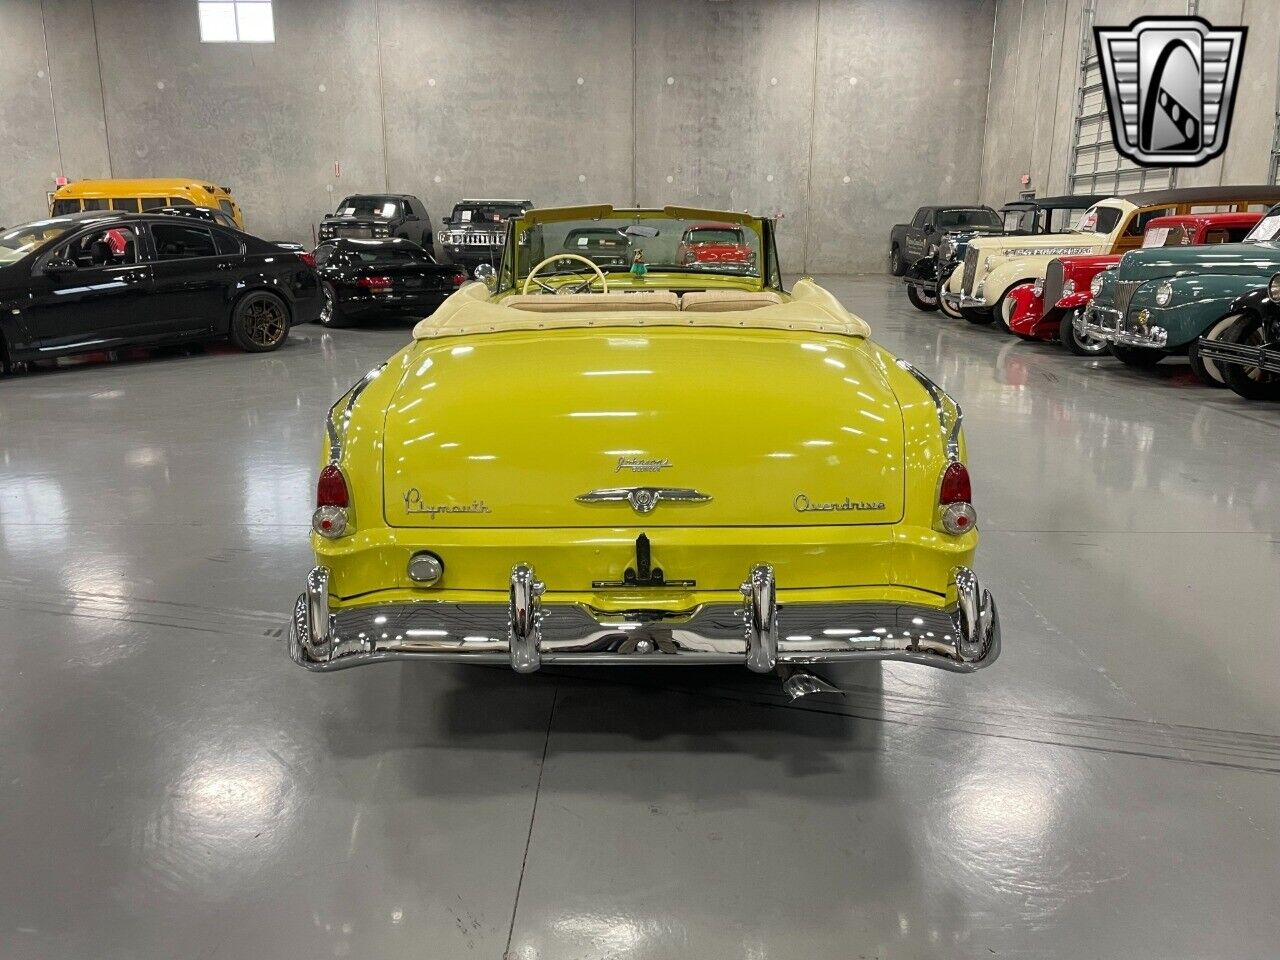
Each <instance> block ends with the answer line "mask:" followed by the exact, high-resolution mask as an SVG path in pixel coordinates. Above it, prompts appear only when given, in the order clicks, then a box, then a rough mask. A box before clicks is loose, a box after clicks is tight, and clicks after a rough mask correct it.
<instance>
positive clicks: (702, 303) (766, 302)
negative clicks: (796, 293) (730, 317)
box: [680, 290, 783, 313]
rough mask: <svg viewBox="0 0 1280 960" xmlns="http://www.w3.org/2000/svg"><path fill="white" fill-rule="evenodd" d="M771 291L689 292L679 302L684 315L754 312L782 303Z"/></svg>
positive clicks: (778, 296) (777, 295) (779, 297)
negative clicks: (738, 311)
mask: <svg viewBox="0 0 1280 960" xmlns="http://www.w3.org/2000/svg"><path fill="white" fill-rule="evenodd" d="M782 302H783V301H782V297H781V296H780V295H779V294H777V293H774V292H773V291H772V290H761V291H759V292H757V291H754V290H691V291H689V292H688V293H686V294H685V295H684V296H683V297H682V298H681V300H680V309H681V310H684V311H685V312H686V313H689V312H693V313H727V312H729V311H731V310H756V309H759V308H760V307H772V306H774V305H775V304H779V303H782Z"/></svg>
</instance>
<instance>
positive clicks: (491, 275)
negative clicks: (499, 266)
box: [472, 263, 498, 290]
mask: <svg viewBox="0 0 1280 960" xmlns="http://www.w3.org/2000/svg"><path fill="white" fill-rule="evenodd" d="M472 276H473V277H475V278H476V279H477V280H479V281H480V282H481V283H483V284H484V285H485V286H486V287H488V288H489V289H490V290H493V289H496V288H497V286H498V271H497V270H495V269H493V264H492V263H482V264H480V265H479V266H478V267H476V269H475V273H473V274H472Z"/></svg>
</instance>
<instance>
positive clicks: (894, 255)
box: [889, 244, 907, 277]
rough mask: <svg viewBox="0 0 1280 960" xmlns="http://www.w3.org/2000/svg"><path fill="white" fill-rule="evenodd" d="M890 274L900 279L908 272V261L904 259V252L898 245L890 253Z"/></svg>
mask: <svg viewBox="0 0 1280 960" xmlns="http://www.w3.org/2000/svg"><path fill="white" fill-rule="evenodd" d="M889 272H890V273H891V274H893V275H894V276H895V277H900V276H902V275H903V274H904V273H906V272H907V264H906V261H905V260H903V259H902V251H901V250H899V249H898V247H897V245H896V244H895V245H894V247H893V249H891V250H890V251H889Z"/></svg>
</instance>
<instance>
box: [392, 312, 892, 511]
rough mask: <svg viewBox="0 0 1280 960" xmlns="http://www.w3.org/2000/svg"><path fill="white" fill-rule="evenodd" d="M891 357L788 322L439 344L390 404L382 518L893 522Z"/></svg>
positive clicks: (428, 349)
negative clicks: (784, 325)
mask: <svg viewBox="0 0 1280 960" xmlns="http://www.w3.org/2000/svg"><path fill="white" fill-rule="evenodd" d="M878 363H879V361H878V360H877V359H876V358H875V356H874V355H873V354H871V353H870V352H869V351H868V350H866V349H865V347H864V346H863V341H861V340H859V339H857V338H845V337H838V336H826V335H820V334H804V335H793V334H789V333H786V332H784V331H750V332H737V331H733V332H728V331H725V330H710V329H707V330H699V329H691V328H687V327H684V328H671V329H661V328H658V329H654V328H649V329H646V330H643V331H641V330H636V329H625V328H617V329H614V330H604V329H590V330H560V331H556V332H554V333H545V334H541V335H532V334H528V333H522V334H515V333H506V334H492V335H487V336H480V337H474V336H473V337H469V338H466V339H465V340H463V339H458V340H443V341H431V342H427V343H424V344H423V345H422V347H421V349H420V351H419V354H418V356H417V357H416V362H415V364H414V367H413V369H412V371H411V372H410V373H409V374H407V375H406V377H405V379H404V380H403V382H402V383H401V384H400V386H399V388H398V391H397V393H396V396H395V398H394V401H393V402H392V404H391V406H390V408H389V410H388V412H387V416H386V423H385V431H384V436H385V447H384V450H383V458H384V484H385V488H384V511H385V514H386V519H387V522H388V523H389V524H391V525H392V526H409V527H431V526H436V527H440V526H449V527H454V526H463V527H475V526H484V527H575V526H576V527H593V526H600V527H621V526H632V525H636V524H637V523H642V524H643V525H645V526H653V527H658V526H720V525H732V526H759V525H764V526H770V525H821V524H884V523H893V522H896V521H898V520H899V519H901V517H902V514H903V427H902V418H901V413H900V410H899V408H898V405H897V402H896V400H895V399H894V398H893V395H892V393H891V392H890V391H889V390H888V388H887V386H886V385H885V381H884V377H883V372H882V371H881V370H880V369H879V366H878ZM638 488H639V489H648V490H650V491H651V493H650V494H648V496H649V497H651V498H652V499H653V500H656V501H657V502H656V505H653V506H652V509H646V506H647V504H646V502H645V499H644V498H645V496H646V495H645V494H636V495H634V496H631V494H632V493H633V492H634V491H635V490H636V489H638ZM620 490H621V491H622V492H619V491H620ZM691 491H692V492H691ZM702 497H705V498H706V499H701V498H702Z"/></svg>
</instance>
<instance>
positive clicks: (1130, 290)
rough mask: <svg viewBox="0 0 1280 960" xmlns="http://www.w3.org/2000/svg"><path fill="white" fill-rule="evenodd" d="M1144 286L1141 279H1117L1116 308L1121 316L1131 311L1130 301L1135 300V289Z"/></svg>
mask: <svg viewBox="0 0 1280 960" xmlns="http://www.w3.org/2000/svg"><path fill="white" fill-rule="evenodd" d="M1140 286H1142V281H1141V280H1118V281H1116V299H1115V304H1116V310H1117V311H1118V312H1119V314H1120V316H1122V317H1123V316H1124V315H1125V314H1127V313H1128V312H1129V302H1130V301H1131V300H1133V294H1134V291H1135V290H1137V289H1138V288H1139V287H1140Z"/></svg>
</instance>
